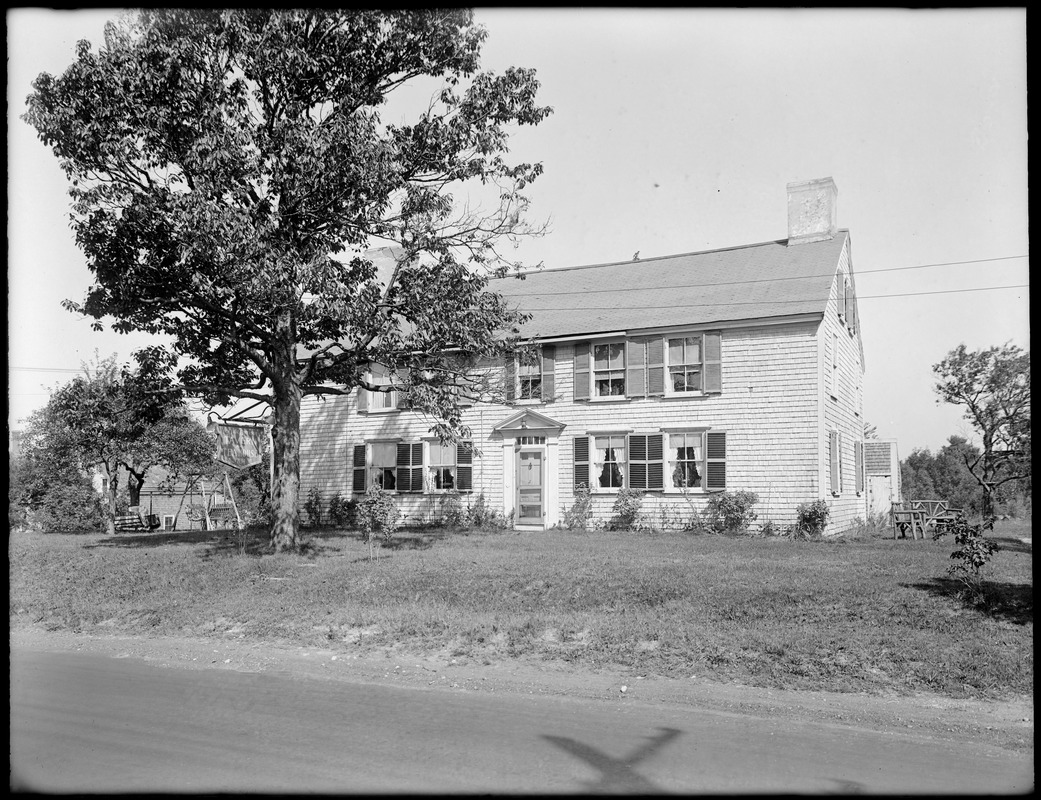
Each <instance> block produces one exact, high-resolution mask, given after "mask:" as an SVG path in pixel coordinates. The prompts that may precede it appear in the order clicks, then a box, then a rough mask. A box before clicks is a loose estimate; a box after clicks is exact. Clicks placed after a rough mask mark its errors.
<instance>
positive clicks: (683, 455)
mask: <svg viewBox="0 0 1041 800" xmlns="http://www.w3.org/2000/svg"><path fill="white" fill-rule="evenodd" d="M703 439H704V437H703V434H701V433H672V434H669V456H670V459H669V463H670V465H671V467H672V468H671V469H670V470H669V477H670V480H671V482H672V488H674V489H700V488H701V487H702V484H703V482H704V478H705V448H704V440H703Z"/></svg>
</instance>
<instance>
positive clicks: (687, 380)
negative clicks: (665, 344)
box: [669, 335, 702, 394]
mask: <svg viewBox="0 0 1041 800" xmlns="http://www.w3.org/2000/svg"><path fill="white" fill-rule="evenodd" d="M701 375H702V348H701V336H700V335H698V336H684V337H682V338H676V339H673V338H670V339H669V391H670V392H674V393H677V394H680V393H683V392H700V391H702V382H701Z"/></svg>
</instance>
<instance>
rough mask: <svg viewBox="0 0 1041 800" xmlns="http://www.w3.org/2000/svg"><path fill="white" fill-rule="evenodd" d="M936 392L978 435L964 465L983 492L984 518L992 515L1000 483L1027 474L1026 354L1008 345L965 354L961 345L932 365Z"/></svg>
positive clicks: (987, 519) (1028, 376)
mask: <svg viewBox="0 0 1041 800" xmlns="http://www.w3.org/2000/svg"><path fill="white" fill-rule="evenodd" d="M933 372H934V373H935V374H936V376H937V378H938V380H937V383H936V392H937V393H938V394H939V395H940V399H941V400H942V401H943V402H945V403H952V404H954V405H960V406H963V407H964V409H965V414H964V416H965V419H966V420H968V421H969V422H970V423H971V424H972V426H973V428H974V429H975V431H976V432H977V433H978V434H979V436H980V439H981V447H980V448H979V449H978V450H977V451H976V452H975V454H972V453H970V452H968V451H963V453H962V457H963V460H964V463H965V465H966V466H967V467H968V468H969V470H970V471H971V472H972V475H973V476H974V478H975V479H976V481H977V482H978V483H979V485H980V488H981V489H982V491H983V501H982V508H981V511H982V515H983V519H984V522H985V523H987V522H990V521H991V520H993V518H994V497H995V493H996V492H997V490H998V489H999V488H1000V487H1001V486H1003V485H1004V484H1006V483H1009V482H1013V481H1024V480H1027V479H1029V477H1030V474H1031V473H1030V353H1029V352H1026V351H1024V350H1022V349H1021V348H1019V347H1017V346H1015V345H1013V344H1005V345H1003V346H1002V347H991V348H989V349H987V350H978V351H975V352H969V351H968V350H967V349H966V347H965V345H964V344H962V345H959V346H958V347H957V348H955V349H954V350H952V351H951V352H950V353H948V354H947V357H946V358H945V359H944V360H943V361H941V362H940V363H939V364H936V365H935V366H934V367H933Z"/></svg>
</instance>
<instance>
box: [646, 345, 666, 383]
mask: <svg viewBox="0 0 1041 800" xmlns="http://www.w3.org/2000/svg"><path fill="white" fill-rule="evenodd" d="M664 394H665V339H664V337H661V336H655V337H652V338H650V339H648V340H647V396H648V397H661V396H663V395H664Z"/></svg>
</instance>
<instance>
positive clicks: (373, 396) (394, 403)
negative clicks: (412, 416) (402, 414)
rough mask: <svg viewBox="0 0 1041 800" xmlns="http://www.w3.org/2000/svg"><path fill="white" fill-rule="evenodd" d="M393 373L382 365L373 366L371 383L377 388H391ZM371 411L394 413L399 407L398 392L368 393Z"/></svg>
mask: <svg viewBox="0 0 1041 800" xmlns="http://www.w3.org/2000/svg"><path fill="white" fill-rule="evenodd" d="M392 375H393V373H391V371H390V370H389V369H387V368H386V367H384V366H383V365H382V364H373V365H372V367H371V369H370V370H369V382H370V383H373V384H375V385H377V386H390V385H391V383H392ZM368 395H369V396H368V410H369V411H394V410H395V409H397V407H398V392H397V391H396V390H394V389H392V390H390V391H384V392H368Z"/></svg>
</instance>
